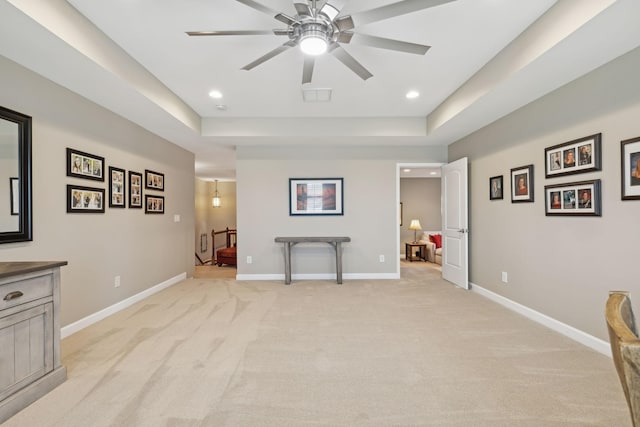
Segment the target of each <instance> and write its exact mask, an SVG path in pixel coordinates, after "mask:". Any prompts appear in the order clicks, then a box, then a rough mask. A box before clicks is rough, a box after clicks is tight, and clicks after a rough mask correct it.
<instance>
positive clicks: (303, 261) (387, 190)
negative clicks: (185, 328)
mask: <svg viewBox="0 0 640 427" xmlns="http://www.w3.org/2000/svg"><path fill="white" fill-rule="evenodd" d="M391 143H392V141H390V144H391ZM237 154H238V160H237V175H236V176H237V187H238V201H237V202H238V242H240V243H239V245H238V274H240V275H275V274H283V273H284V267H283V255H282V245H281V244H276V243H274V241H273V239H274V237H276V236H306V235H311V236H349V237H351V239H352V241H351V243H347V244H345V245H344V257H343V260H344V267H343V273H344V274H345V275H349V274H352V275H384V274H395V273H397V272H398V263H399V258H398V254H399V247H398V246H399V244H398V239H399V230H398V223H397V212H398V208H397V206H398V202H399V194H398V186H397V182H396V177H397V164H398V163H402V162H425V163H428V162H443V161H445V159H446V151H445V150H444V149H443V147H429V148H425V147H359V148H358V149H356V148H355V147H309V148H295V147H280V148H278V147H271V148H266V147H238V152H237ZM313 177H315V178H344V215H343V216H313V217H297V216H289V205H288V198H289V178H313ZM325 246H326V247H323V246H318V247H312V246H302V245H301V246H300V247H296V249H295V253H294V257H293V261H292V264H293V272H294V274H295V273H298V274H311V275H313V274H326V273H334V272H335V261H334V259H333V258H332V256H331V248H330V247H329V246H328V245H325ZM380 255H384V257H385V262H384V263H381V262H379V256H380ZM247 256H251V257H252V261H253V262H252V264H247V262H246V257H247Z"/></svg>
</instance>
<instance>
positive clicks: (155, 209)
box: [144, 194, 164, 214]
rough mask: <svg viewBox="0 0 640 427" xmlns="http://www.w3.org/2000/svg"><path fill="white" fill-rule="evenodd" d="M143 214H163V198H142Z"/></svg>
mask: <svg viewBox="0 0 640 427" xmlns="http://www.w3.org/2000/svg"><path fill="white" fill-rule="evenodd" d="M144 213H147V214H163V213H164V196H152V195H149V194H146V195H145V196H144Z"/></svg>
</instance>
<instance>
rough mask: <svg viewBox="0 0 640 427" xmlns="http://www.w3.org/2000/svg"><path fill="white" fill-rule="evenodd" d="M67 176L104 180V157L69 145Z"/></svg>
mask: <svg viewBox="0 0 640 427" xmlns="http://www.w3.org/2000/svg"><path fill="white" fill-rule="evenodd" d="M67 176H72V177H75V178H82V179H90V180H93V181H104V157H101V156H96V155H95V154H89V153H85V152H84V151H79V150H75V149H73V148H69V147H67Z"/></svg>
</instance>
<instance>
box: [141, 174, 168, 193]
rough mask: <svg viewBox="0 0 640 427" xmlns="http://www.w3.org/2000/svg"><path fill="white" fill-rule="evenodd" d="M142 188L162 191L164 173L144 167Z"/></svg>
mask: <svg viewBox="0 0 640 427" xmlns="http://www.w3.org/2000/svg"><path fill="white" fill-rule="evenodd" d="M144 188H146V189H147V190H158V191H164V174H163V173H160V172H154V171H150V170H149V169H145V170H144Z"/></svg>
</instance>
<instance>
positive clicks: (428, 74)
mask: <svg viewBox="0 0 640 427" xmlns="http://www.w3.org/2000/svg"><path fill="white" fill-rule="evenodd" d="M256 1H258V2H260V3H262V4H264V5H266V6H268V7H270V8H272V9H275V10H278V11H282V12H284V13H286V14H288V15H295V9H293V7H292V3H293V1H292V0H256ZM298 1H302V0H298ZM342 1H344V0H342ZM395 1H397V0H346V1H344V3H345V6H344V8H343V10H342V13H341V14H342V15H344V14H348V13H352V12H358V11H362V10H368V9H371V8H374V7H377V6H381V5H386V4H390V3H393V2H395ZM424 1H425V2H428V1H429V0H424ZM637 16H640V2H638V1H637V0H618V1H614V0H580V1H578V0H560V1H557V2H556V1H555V0H536V1H514V0H457V1H452V2H450V3H445V4H442V5H439V6H435V7H432V8H428V9H425V10H422V11H419V12H414V13H411V14H408V15H404V16H398V17H394V18H391V19H387V20H384V21H380V22H376V23H372V24H368V25H364V26H361V27H359V26H358V25H357V22H356V32H360V33H363V34H369V35H376V36H381V37H386V38H391V39H397V40H402V41H406V42H412V43H419V44H427V45H430V46H432V48H431V49H430V50H429V51H428V52H427V53H426V55H424V56H421V55H412V54H407V53H400V52H395V51H389V50H382V49H376V48H372V47H366V46H359V45H346V46H344V47H345V50H347V51H348V52H349V53H350V54H351V55H352V56H354V57H355V58H356V59H357V60H358V61H359V62H361V63H362V64H363V65H364V66H365V67H366V68H367V69H368V70H369V71H370V72H371V73H372V74H373V75H374V77H372V78H370V79H369V80H367V81H363V80H361V79H360V78H359V77H358V76H356V75H355V74H354V73H353V72H352V71H351V70H349V69H348V68H346V67H345V66H344V65H343V64H342V63H340V62H338V61H337V60H336V59H335V58H334V57H332V56H330V55H327V56H323V57H321V58H319V59H318V60H316V67H315V70H314V76H313V81H312V83H311V84H308V85H305V86H304V87H305V88H330V89H332V100H331V102H328V103H304V102H302V89H303V86H302V84H301V77H302V61H303V55H302V53H301V52H299V51H298V50H297V49H295V48H292V49H290V50H288V51H287V52H285V53H283V54H281V55H278V56H276V57H275V58H273V59H271V60H269V61H267V62H265V63H264V64H261V65H259V66H258V67H256V68H254V69H253V70H251V71H243V70H241V68H242V67H243V66H244V65H246V64H248V63H249V62H252V61H253V60H255V59H257V58H258V57H260V56H261V55H263V54H265V53H267V52H268V51H270V50H272V49H274V48H275V47H277V46H279V45H280V44H282V43H283V42H284V41H286V37H281V36H280V37H278V36H275V35H262V36H224V37H189V36H187V35H186V34H185V31H194V30H251V29H267V30H270V29H273V28H284V27H285V25H284V24H282V23H280V22H279V21H276V20H275V19H273V18H271V17H270V16H268V15H266V14H264V13H261V12H259V11H257V10H255V9H253V8H250V7H248V6H246V5H244V4H241V3H238V2H237V1H235V0H188V1H186V0H163V1H157V0H135V1H133V0H109V1H102V0H68V1H67V0H46V1H45V0H39V1H34V0H0V54H1V55H3V56H6V57H8V58H9V59H12V60H14V61H16V62H18V63H20V64H22V65H23V66H25V67H27V68H30V69H32V70H34V71H36V72H38V73H40V74H42V75H43V76H45V77H47V78H49V79H51V80H53V81H55V82H57V83H59V84H61V85H63V86H65V87H67V88H69V89H71V90H73V91H75V92H77V93H79V94H81V95H82V96H85V97H87V98H89V99H91V100H93V101H94V102H96V103H98V104H101V105H103V106H105V107H106V108H108V109H110V110H112V111H114V112H116V113H118V114H121V115H123V116H124V117H127V118H129V119H130V120H132V121H134V122H136V123H138V124H140V126H142V127H145V128H146V129H148V130H150V131H152V132H154V133H156V134H158V135H160V136H162V137H164V138H166V139H168V140H170V141H171V142H174V143H176V144H178V145H180V146H182V147H184V148H186V149H188V150H190V151H193V152H194V153H195V155H196V175H198V176H199V177H202V178H206V179H214V178H217V179H233V178H234V176H235V171H234V168H235V147H236V146H238V145H243V144H244V145H253V144H261V145H264V144H275V145H281V144H283V143H292V141H293V142H294V143H309V144H318V143H323V144H326V142H325V141H326V136H331V137H332V139H331V141H332V144H358V145H367V144H369V145H376V144H385V145H388V144H394V145H433V144H449V143H451V142H454V141H455V140H457V139H459V138H461V137H463V136H465V135H467V134H469V133H471V132H473V131H475V130H477V129H478V128H480V127H482V126H484V125H486V124H489V123H491V122H492V121H494V120H496V119H498V118H500V117H501V116H503V115H505V114H508V113H509V112H511V111H513V110H514V109H516V108H519V107H520V106H522V105H525V104H527V103H529V102H531V101H532V100H534V99H536V98H538V97H540V96H542V95H544V94H545V93H548V92H549V91H551V90H553V89H555V88H557V87H559V86H561V85H562V84H565V83H566V82H568V81H571V80H573V79H575V78H577V77H579V76H580V75H583V74H585V73H587V72H588V71H590V70H592V69H594V68H595V67H597V66H600V65H602V64H604V63H606V62H608V61H610V60H612V59H614V58H615V57H617V56H619V55H621V54H623V53H625V52H627V51H629V50H631V49H633V48H635V47H637V46H638V45H640V29H639V28H640V26H638V25H637V22H635V21H636V19H635V18H637ZM634 17H635V18H634ZM536 20H538V22H537V24H534V25H533V26H531V24H532V23H534V22H535V21H536ZM530 26H531V27H530ZM212 89H217V90H219V91H221V92H222V93H223V95H224V97H223V99H221V100H214V99H212V98H210V97H209V96H208V93H209V92H210V91H211V90H212ZM408 90H418V91H420V93H421V96H420V97H419V98H418V99H416V100H407V99H406V98H405V97H404V95H405V93H406V92H407V91H408ZM216 104H224V105H225V106H226V110H224V111H222V110H219V109H217V108H216ZM265 118H268V119H269V120H268V121H265V120H264V119H265ZM345 119H347V120H348V124H349V125H348V126H346V125H345ZM363 141H364V144H363Z"/></svg>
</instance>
